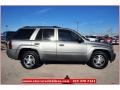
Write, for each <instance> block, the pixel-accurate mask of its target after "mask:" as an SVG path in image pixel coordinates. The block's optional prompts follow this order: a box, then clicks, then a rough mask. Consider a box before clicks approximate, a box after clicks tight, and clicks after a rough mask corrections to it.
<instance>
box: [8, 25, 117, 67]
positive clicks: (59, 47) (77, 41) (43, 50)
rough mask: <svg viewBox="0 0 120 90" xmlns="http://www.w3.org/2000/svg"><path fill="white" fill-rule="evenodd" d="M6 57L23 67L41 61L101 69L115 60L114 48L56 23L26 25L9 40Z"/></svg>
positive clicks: (39, 64) (36, 64)
mask: <svg viewBox="0 0 120 90" xmlns="http://www.w3.org/2000/svg"><path fill="white" fill-rule="evenodd" d="M7 55H8V57H10V58H12V59H16V60H21V64H22V65H23V67H24V68H26V69H33V68H37V67H38V66H41V65H42V64H43V63H81V64H88V65H89V66H91V67H93V68H96V69H103V68H105V67H106V66H107V64H108V62H109V61H110V62H112V61H113V60H115V53H114V51H113V47H112V46H111V45H108V44H103V43H98V42H90V41H89V40H88V39H86V38H84V37H82V36H81V35H80V34H79V33H78V32H76V31H74V30H71V29H68V28H61V27H57V26H25V27H23V28H20V29H19V30H18V31H17V32H16V34H15V36H14V38H13V39H12V40H10V41H9V43H8V49H7Z"/></svg>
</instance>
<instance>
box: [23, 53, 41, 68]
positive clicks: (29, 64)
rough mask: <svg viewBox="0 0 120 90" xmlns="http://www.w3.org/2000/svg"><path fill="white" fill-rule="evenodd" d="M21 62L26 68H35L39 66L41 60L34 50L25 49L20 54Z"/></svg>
mask: <svg viewBox="0 0 120 90" xmlns="http://www.w3.org/2000/svg"><path fill="white" fill-rule="evenodd" d="M21 64H22V66H23V67H24V68H26V69H35V68H37V67H39V66H41V65H42V62H41V60H40V58H39V55H38V54H37V53H36V52H35V51H26V52H24V53H23V55H21Z"/></svg>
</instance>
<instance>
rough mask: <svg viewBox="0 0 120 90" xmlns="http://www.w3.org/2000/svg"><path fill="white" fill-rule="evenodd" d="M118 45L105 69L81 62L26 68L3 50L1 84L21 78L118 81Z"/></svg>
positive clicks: (114, 82)
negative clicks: (112, 58) (113, 59)
mask: <svg viewBox="0 0 120 90" xmlns="http://www.w3.org/2000/svg"><path fill="white" fill-rule="evenodd" d="M118 48H119V46H118V45H115V46H114V50H115V53H116V54H117V56H116V60H115V61H114V62H112V63H111V64H109V65H108V66H107V67H106V68H105V69H102V70H98V69H94V68H91V67H89V66H87V65H82V64H47V65H43V66H41V67H39V68H37V69H33V70H27V69H24V68H23V67H22V66H21V63H20V61H18V60H12V59H10V58H8V57H7V55H6V53H5V51H2V52H1V58H2V59H1V61H2V63H1V69H2V75H1V76H2V77H1V79H2V81H1V83H2V84H22V82H21V80H22V79H23V78H61V79H63V78H65V76H66V75H69V77H70V78H96V80H97V81H96V82H97V84H118V83H119V63H118V62H119V59H118V54H119V53H118V52H119V49H118Z"/></svg>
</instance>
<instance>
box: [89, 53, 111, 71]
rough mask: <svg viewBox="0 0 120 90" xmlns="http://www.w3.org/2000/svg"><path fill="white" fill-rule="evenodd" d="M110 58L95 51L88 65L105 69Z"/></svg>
mask: <svg viewBox="0 0 120 90" xmlns="http://www.w3.org/2000/svg"><path fill="white" fill-rule="evenodd" d="M108 61H109V58H108V56H107V54H106V53H104V52H102V51H95V52H94V53H93V54H92V57H91V59H90V61H89V63H88V65H89V66H91V67H93V68H96V69H104V68H105V67H106V66H107V65H108Z"/></svg>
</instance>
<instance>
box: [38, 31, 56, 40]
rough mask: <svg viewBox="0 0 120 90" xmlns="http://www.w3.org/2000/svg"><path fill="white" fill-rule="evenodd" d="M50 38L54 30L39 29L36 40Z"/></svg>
mask: <svg viewBox="0 0 120 90" xmlns="http://www.w3.org/2000/svg"><path fill="white" fill-rule="evenodd" d="M52 37H54V29H40V31H39V32H38V34H37V36H36V40H51V38H52Z"/></svg>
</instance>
